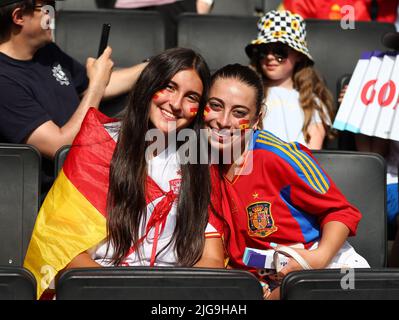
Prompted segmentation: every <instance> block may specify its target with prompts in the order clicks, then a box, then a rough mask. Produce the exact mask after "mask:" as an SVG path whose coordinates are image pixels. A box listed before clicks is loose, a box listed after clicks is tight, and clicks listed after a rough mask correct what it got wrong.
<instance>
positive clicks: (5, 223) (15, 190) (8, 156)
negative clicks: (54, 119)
mask: <svg viewBox="0 0 399 320" xmlns="http://www.w3.org/2000/svg"><path fill="white" fill-rule="evenodd" d="M40 167H41V156H40V153H39V152H38V151H37V150H36V149H35V148H34V147H32V146H29V145H14V144H5V143H2V144H0V243H1V246H0V265H3V266H7V265H9V266H18V267H21V266H22V265H23V260H24V258H25V253H26V250H27V248H28V245H29V241H30V238H31V234H32V230H33V227H34V224H35V220H36V216H37V213H38V209H39V195H40Z"/></svg>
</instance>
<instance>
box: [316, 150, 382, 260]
mask: <svg viewBox="0 0 399 320" xmlns="http://www.w3.org/2000/svg"><path fill="white" fill-rule="evenodd" d="M313 155H314V156H315V158H316V159H317V161H318V162H319V163H320V165H321V166H322V167H323V169H324V170H325V171H326V172H327V173H328V175H329V176H330V177H331V179H332V180H334V182H335V183H336V185H337V186H338V188H339V189H340V190H341V191H342V193H343V194H344V195H345V196H346V198H347V199H348V200H349V202H351V203H352V204H353V205H355V206H356V207H357V208H358V209H359V210H360V212H361V213H362V215H363V217H362V220H361V221H360V224H359V227H358V232H357V235H356V237H353V238H349V242H350V243H351V244H352V245H353V246H354V247H355V249H356V251H357V252H358V253H359V254H361V255H362V256H363V257H364V258H366V259H367V261H368V262H369V264H370V266H371V267H373V268H382V267H385V266H386V259H387V234H386V225H387V217H386V207H385V198H386V189H385V181H386V165H385V160H384V158H382V157H381V156H379V155H378V154H374V153H360V152H350V151H326V150H321V151H313Z"/></svg>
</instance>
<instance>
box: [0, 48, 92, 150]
mask: <svg viewBox="0 0 399 320" xmlns="http://www.w3.org/2000/svg"><path fill="white" fill-rule="evenodd" d="M87 86H88V78H87V75H86V69H85V67H83V66H82V65H81V64H79V63H78V62H77V61H75V60H73V59H72V58H71V57H69V56H68V55H66V54H65V53H63V52H62V51H61V50H60V49H59V48H58V47H57V46H56V45H55V44H54V43H51V44H49V45H47V46H45V47H43V48H41V49H40V50H38V52H37V53H36V54H35V56H34V57H33V59H32V60H30V61H20V60H15V59H12V58H10V57H8V56H6V55H4V54H2V53H0V140H1V141H2V142H8V143H23V142H24V141H25V139H26V138H27V137H28V136H29V134H30V133H31V132H32V131H34V130H35V129H36V128H38V127H39V126H40V125H42V124H43V123H45V122H47V121H49V120H52V121H53V122H54V123H55V124H56V125H58V126H59V127H62V126H63V125H64V124H65V123H66V122H67V121H68V120H69V119H70V118H71V116H72V114H73V113H74V112H75V110H76V108H77V107H78V105H79V103H80V99H79V95H80V94H81V93H82V92H83V91H84V90H86V88H87Z"/></svg>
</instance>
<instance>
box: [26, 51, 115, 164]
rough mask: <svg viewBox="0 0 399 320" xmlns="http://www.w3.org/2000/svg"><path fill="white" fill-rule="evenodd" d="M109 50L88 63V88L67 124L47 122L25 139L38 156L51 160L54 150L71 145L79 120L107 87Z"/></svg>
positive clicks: (109, 66)
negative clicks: (38, 152)
mask: <svg viewBox="0 0 399 320" xmlns="http://www.w3.org/2000/svg"><path fill="white" fill-rule="evenodd" d="M111 53H112V49H111V48H109V47H108V48H107V49H106V50H105V51H104V53H103V55H102V56H101V57H100V58H98V59H97V60H95V59H93V58H89V59H88V60H87V65H86V68H87V75H88V77H89V87H88V89H87V90H86V92H85V94H84V97H83V99H82V101H81V103H80V104H79V106H78V108H77V109H76V111H75V113H74V114H73V115H72V117H71V118H70V119H69V121H68V122H67V123H66V124H65V125H64V126H62V127H59V126H57V125H56V124H55V123H54V122H53V121H51V120H50V121H47V122H45V123H43V124H42V125H40V126H39V127H38V128H36V129H35V130H33V132H32V133H31V134H30V135H29V136H28V137H27V138H26V141H25V143H27V144H31V145H34V146H35V147H37V148H38V149H39V151H40V152H41V154H43V155H44V156H46V157H48V158H50V159H52V158H54V156H55V154H56V152H57V150H58V149H59V148H61V147H62V146H64V145H68V144H72V141H73V139H74V138H75V136H76V134H77V133H78V132H79V130H80V126H81V124H82V121H83V119H84V117H85V115H86V113H87V110H88V109H89V108H90V107H94V108H98V107H99V105H100V102H101V99H102V98H103V95H104V92H105V88H106V87H107V85H108V82H109V79H110V76H111V71H112V67H113V62H112V60H111Z"/></svg>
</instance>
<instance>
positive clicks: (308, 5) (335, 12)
mask: <svg viewBox="0 0 399 320" xmlns="http://www.w3.org/2000/svg"><path fill="white" fill-rule="evenodd" d="M377 3H378V16H377V21H380V22H389V23H394V22H395V21H396V17H397V8H398V4H399V0H389V1H387V0H377ZM283 4H284V8H285V9H286V10H289V11H291V12H293V13H298V14H300V15H301V16H302V17H303V18H304V19H311V18H312V19H326V20H339V19H341V18H342V14H341V12H340V8H342V7H343V6H345V5H351V6H353V7H354V9H355V20H356V21H370V20H371V17H370V14H369V9H370V6H371V0H284V1H283Z"/></svg>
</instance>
